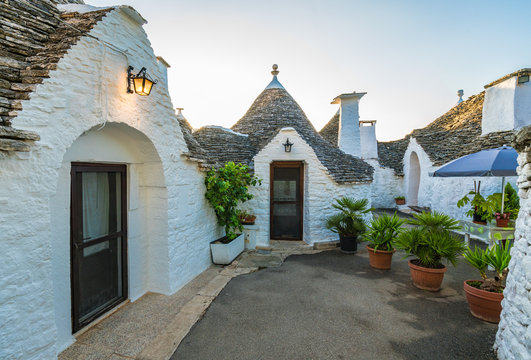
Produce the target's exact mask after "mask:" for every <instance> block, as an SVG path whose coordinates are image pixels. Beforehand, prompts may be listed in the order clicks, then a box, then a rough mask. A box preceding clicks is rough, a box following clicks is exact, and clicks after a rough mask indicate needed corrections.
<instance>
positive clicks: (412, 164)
mask: <svg viewBox="0 0 531 360" xmlns="http://www.w3.org/2000/svg"><path fill="white" fill-rule="evenodd" d="M419 186H420V161H419V157H418V155H417V153H416V152H412V153H411V155H410V156H409V172H408V190H407V204H408V205H413V206H418V202H419Z"/></svg>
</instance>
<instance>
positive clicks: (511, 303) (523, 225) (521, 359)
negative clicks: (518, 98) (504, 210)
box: [494, 136, 531, 360]
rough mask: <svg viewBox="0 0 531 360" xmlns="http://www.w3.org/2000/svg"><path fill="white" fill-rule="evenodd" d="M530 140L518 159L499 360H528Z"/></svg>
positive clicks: (530, 330) (530, 307)
mask: <svg viewBox="0 0 531 360" xmlns="http://www.w3.org/2000/svg"><path fill="white" fill-rule="evenodd" d="M529 139H530V137H529V136H527V137H526V138H524V141H523V142H522V143H521V147H522V151H521V152H520V153H519V156H518V165H519V166H518V174H519V175H520V176H519V178H518V186H519V196H520V213H519V215H518V220H517V222H516V231H515V240H514V244H513V248H512V249H511V257H512V258H511V262H510V264H509V275H508V276H507V284H506V287H505V290H504V291H503V296H504V299H503V300H502V313H501V317H500V323H499V325H498V333H497V334H496V342H495V344H494V348H495V349H496V350H497V352H498V358H499V359H501V360H527V359H531V182H530V180H529V179H530V178H531V146H530V140H529Z"/></svg>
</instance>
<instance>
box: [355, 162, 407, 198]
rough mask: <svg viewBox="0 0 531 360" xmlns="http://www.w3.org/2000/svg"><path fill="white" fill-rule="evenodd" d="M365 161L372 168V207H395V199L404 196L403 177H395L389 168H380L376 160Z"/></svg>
mask: <svg viewBox="0 0 531 360" xmlns="http://www.w3.org/2000/svg"><path fill="white" fill-rule="evenodd" d="M365 161H366V162H367V163H369V164H370V165H371V166H372V167H373V168H374V175H373V176H374V180H373V182H372V185H371V197H372V207H374V208H394V207H396V203H395V197H397V196H405V193H404V192H403V187H404V177H403V176H396V175H395V172H394V170H393V169H391V168H386V167H382V166H380V164H379V162H378V160H365Z"/></svg>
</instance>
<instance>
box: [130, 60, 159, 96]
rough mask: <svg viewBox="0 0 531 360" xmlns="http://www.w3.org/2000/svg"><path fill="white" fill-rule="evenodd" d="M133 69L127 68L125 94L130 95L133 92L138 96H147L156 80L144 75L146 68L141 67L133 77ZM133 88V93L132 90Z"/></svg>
mask: <svg viewBox="0 0 531 360" xmlns="http://www.w3.org/2000/svg"><path fill="white" fill-rule="evenodd" d="M133 69H134V68H133V67H132V66H129V67H128V68H127V92H128V93H129V94H132V93H133V92H135V93H137V94H138V95H142V96H148V95H149V94H150V93H151V88H153V85H155V84H156V83H157V80H153V79H151V78H150V77H149V76H148V75H147V74H146V68H145V67H143V68H142V69H140V71H139V72H138V74H136V75H133V73H132V71H133ZM131 87H132V88H134V91H133V89H132V88H131Z"/></svg>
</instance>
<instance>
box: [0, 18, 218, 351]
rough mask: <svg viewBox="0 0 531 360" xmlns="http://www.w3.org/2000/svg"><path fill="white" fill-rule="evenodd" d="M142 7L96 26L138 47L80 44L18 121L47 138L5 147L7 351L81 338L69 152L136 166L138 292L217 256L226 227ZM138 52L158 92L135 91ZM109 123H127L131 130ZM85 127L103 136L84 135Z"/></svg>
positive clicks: (1, 347) (0, 200)
mask: <svg viewBox="0 0 531 360" xmlns="http://www.w3.org/2000/svg"><path fill="white" fill-rule="evenodd" d="M129 11H130V10H129ZM136 19H139V18H137V17H136V18H135V17H131V16H130V15H128V14H127V13H126V12H125V11H123V9H121V8H119V9H117V10H114V11H112V12H111V13H109V14H108V15H107V16H106V17H105V18H104V19H103V20H102V21H101V22H99V23H98V24H97V25H96V26H95V27H94V29H93V30H92V31H91V34H92V35H94V36H96V37H98V38H100V39H102V40H106V41H108V42H110V43H112V44H113V45H115V46H116V47H118V48H121V49H124V50H125V49H126V50H127V51H128V57H127V58H126V57H125V56H124V55H123V54H121V53H119V52H116V51H114V50H112V49H110V48H108V47H105V46H103V45H102V43H100V42H98V41H97V40H95V39H93V38H88V37H83V38H82V39H81V40H80V41H79V42H78V43H77V44H76V45H75V46H74V47H73V48H72V49H70V50H69V52H68V53H67V55H66V56H65V57H64V58H63V59H62V60H61V61H60V62H59V63H58V68H57V70H55V71H53V72H51V74H50V78H49V79H46V80H45V81H44V82H43V84H41V85H39V86H38V87H37V90H36V91H35V92H34V93H32V95H31V100H30V101H26V102H25V103H24V105H23V106H24V110H23V111H21V112H20V114H19V116H18V117H17V118H16V119H15V121H14V126H15V127H17V128H21V129H28V130H32V131H35V132H37V133H39V134H40V136H41V141H39V142H37V143H36V145H35V146H34V147H33V149H32V151H31V153H29V154H17V153H10V154H5V153H3V154H0V161H1V163H2V166H0V179H1V181H2V186H0V234H1V235H0V252H1V253H2V254H3V255H4V261H3V262H2V264H1V265H0V327H1V333H2V334H3V336H2V338H1V340H0V358H6V359H8V358H16V359H22V358H23V359H49V358H54V357H55V356H56V354H57V353H58V352H60V351H61V350H62V349H64V348H65V347H66V346H68V345H69V344H70V343H71V342H72V341H73V337H72V335H71V328H70V324H69V322H70V311H71V310H70V305H69V303H70V281H69V277H70V268H69V246H70V243H69V239H70V238H69V230H70V229H69V222H68V216H69V203H70V185H69V184H70V183H69V162H70V161H74V160H84V161H94V162H98V161H111V162H120V163H126V164H127V166H128V172H129V176H130V178H129V194H128V196H129V199H128V208H129V209H128V215H129V224H130V229H129V230H130V233H129V235H130V242H129V244H130V246H131V250H132V251H131V253H130V254H129V273H130V275H131V276H130V279H129V282H130V284H129V285H130V289H131V294H130V296H131V297H132V300H134V299H136V298H138V297H139V296H141V295H142V294H143V293H144V292H146V291H159V292H164V293H172V292H174V291H176V290H177V289H179V288H180V287H182V286H183V285H184V284H186V282H188V281H189V280H190V279H191V278H193V277H194V276H195V275H197V274H198V273H200V272H201V271H202V270H204V269H205V268H206V267H207V266H208V265H209V264H210V254H209V247H208V243H209V242H210V241H212V240H214V239H215V238H216V237H218V236H219V235H220V229H219V227H218V226H217V225H216V222H215V216H214V213H213V211H212V210H211V209H210V207H209V206H208V205H207V203H206V200H204V195H203V193H202V189H203V186H204V185H203V174H202V173H200V172H199V171H198V170H197V165H196V164H195V163H191V162H188V161H185V160H184V159H183V158H182V156H181V153H182V152H185V151H187V150H186V145H185V143H184V139H183V136H182V133H181V131H180V128H179V125H178V122H177V120H176V118H175V112H174V110H173V106H172V103H171V100H170V97H169V94H168V91H167V84H166V83H165V80H164V79H165V74H164V73H163V72H162V71H163V70H164V69H163V68H161V67H159V65H158V64H157V60H156V58H155V56H154V54H153V50H152V49H151V47H150V43H149V41H148V40H147V36H146V34H145V32H144V30H143V29H142V27H141V24H140V23H139V22H137V21H136ZM129 64H130V65H133V66H134V67H135V69H137V70H138V69H140V68H141V67H142V66H145V67H146V68H147V69H148V72H149V73H150V74H151V75H152V76H153V77H154V78H158V79H161V81H160V82H159V83H158V84H157V85H156V86H155V87H154V88H153V91H152V93H151V95H150V96H149V97H142V96H138V95H135V94H127V93H126V69H127V66H128V65H129ZM103 125H105V127H103V129H102V130H100V131H99V132H98V129H100V128H101V127H102V126H103ZM109 130H115V131H118V132H120V130H123V134H124V139H122V140H118V139H117V137H116V136H114V135H113V136H108V135H109V134H111V133H110V132H109ZM84 134H85V135H84ZM86 139H89V140H90V141H88V144H92V145H94V144H99V145H98V146H89V147H86V146H85V147H83V143H84V141H85V140H86ZM102 144H103V145H102ZM104 144H107V145H109V146H108V147H105V146H104ZM85 145H87V144H85Z"/></svg>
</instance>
